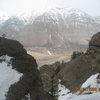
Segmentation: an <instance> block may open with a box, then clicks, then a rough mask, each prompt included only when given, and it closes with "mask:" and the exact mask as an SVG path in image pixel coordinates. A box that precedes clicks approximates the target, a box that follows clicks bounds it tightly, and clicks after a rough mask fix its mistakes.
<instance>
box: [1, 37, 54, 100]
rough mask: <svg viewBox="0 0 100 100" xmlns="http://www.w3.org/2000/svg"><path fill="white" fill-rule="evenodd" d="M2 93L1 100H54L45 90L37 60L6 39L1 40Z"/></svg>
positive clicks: (12, 41) (15, 42) (21, 47)
mask: <svg viewBox="0 0 100 100" xmlns="http://www.w3.org/2000/svg"><path fill="white" fill-rule="evenodd" d="M0 91H1V92H0V100H54V99H53V97H52V96H50V95H49V94H48V93H46V92H45V91H44V89H43V85H42V81H41V77H40V73H39V71H38V69H37V63H36V60H35V59H34V58H33V57H32V56H30V55H28V54H27V52H26V50H25V49H24V48H23V46H22V45H21V44H20V43H19V42H18V41H16V40H10V39H6V38H0Z"/></svg>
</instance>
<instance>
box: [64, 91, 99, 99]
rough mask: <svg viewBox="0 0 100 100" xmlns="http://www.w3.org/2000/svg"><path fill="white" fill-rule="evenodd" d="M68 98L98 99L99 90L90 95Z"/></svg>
mask: <svg viewBox="0 0 100 100" xmlns="http://www.w3.org/2000/svg"><path fill="white" fill-rule="evenodd" d="M63 100H64V99H63ZM68 100H100V92H96V93H94V94H90V95H79V96H73V98H72V99H68Z"/></svg>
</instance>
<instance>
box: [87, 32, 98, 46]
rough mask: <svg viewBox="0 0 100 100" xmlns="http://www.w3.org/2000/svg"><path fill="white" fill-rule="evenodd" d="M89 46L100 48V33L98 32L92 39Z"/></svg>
mask: <svg viewBox="0 0 100 100" xmlns="http://www.w3.org/2000/svg"><path fill="white" fill-rule="evenodd" d="M89 45H90V46H100V32H98V33H97V34H95V35H94V36H93V37H92V39H91V41H90V44H89Z"/></svg>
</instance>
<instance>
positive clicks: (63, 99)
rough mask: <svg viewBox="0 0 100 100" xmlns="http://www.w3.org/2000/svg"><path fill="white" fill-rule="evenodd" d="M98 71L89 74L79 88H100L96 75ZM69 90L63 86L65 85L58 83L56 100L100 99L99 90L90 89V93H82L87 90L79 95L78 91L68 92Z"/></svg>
mask: <svg viewBox="0 0 100 100" xmlns="http://www.w3.org/2000/svg"><path fill="white" fill-rule="evenodd" d="M98 75H99V73H97V74H94V75H92V76H90V77H89V78H88V79H87V80H86V81H85V82H84V83H83V84H82V86H81V88H88V87H89V88H100V85H98V84H97V76H98ZM68 92H69V90H68V89H66V88H65V86H63V85H61V84H60V81H59V85H58V92H57V95H58V100H100V91H91V93H92V94H84V93H88V92H90V91H88V92H86V91H85V92H84V93H82V94H81V95H79V94H78V93H79V91H78V92H76V93H74V94H72V93H69V94H68Z"/></svg>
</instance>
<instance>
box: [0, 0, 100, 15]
mask: <svg viewBox="0 0 100 100" xmlns="http://www.w3.org/2000/svg"><path fill="white" fill-rule="evenodd" d="M52 7H53V8H55V7H59V8H63V7H64V8H65V7H73V8H78V9H81V10H82V11H85V12H86V13H88V14H90V15H92V16H100V0H0V12H6V13H7V14H9V15H13V14H16V13H22V12H30V11H39V10H44V9H47V8H52Z"/></svg>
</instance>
